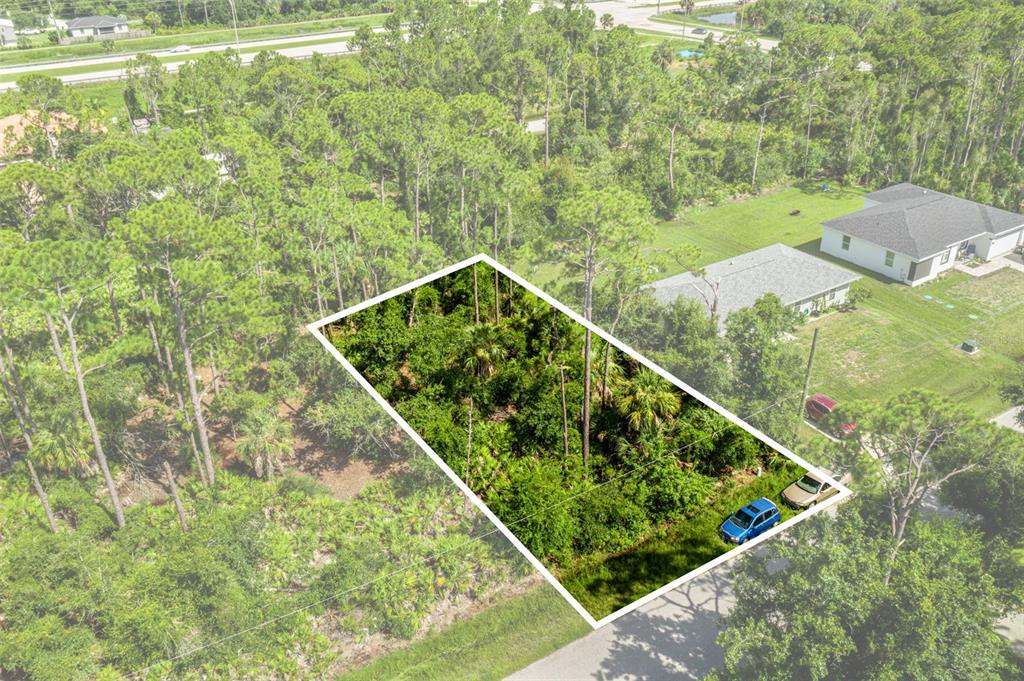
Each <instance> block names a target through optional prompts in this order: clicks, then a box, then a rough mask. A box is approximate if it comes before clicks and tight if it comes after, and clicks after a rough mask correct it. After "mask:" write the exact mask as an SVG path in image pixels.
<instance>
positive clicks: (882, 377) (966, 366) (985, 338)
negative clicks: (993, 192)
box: [799, 269, 1024, 419]
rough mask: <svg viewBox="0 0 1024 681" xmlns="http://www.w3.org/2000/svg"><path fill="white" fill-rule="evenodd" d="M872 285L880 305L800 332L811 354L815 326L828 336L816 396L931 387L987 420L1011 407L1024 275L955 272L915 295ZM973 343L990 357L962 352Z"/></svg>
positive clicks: (1021, 334) (823, 338)
mask: <svg viewBox="0 0 1024 681" xmlns="http://www.w3.org/2000/svg"><path fill="white" fill-rule="evenodd" d="M862 284H863V285H864V286H865V287H866V288H868V289H869V290H870V291H871V292H872V298H871V299H870V300H868V301H867V302H865V303H863V304H862V305H861V306H860V309H858V310H856V311H854V312H850V313H834V314H830V315H826V316H824V317H822V318H820V319H818V320H815V321H812V322H810V323H808V324H805V325H804V326H803V327H802V328H801V329H800V333H799V339H800V343H801V344H802V345H803V346H804V347H803V350H804V352H806V351H807V350H808V349H809V347H810V337H811V334H812V333H813V329H814V327H815V326H817V327H819V328H820V329H821V331H820V332H819V337H818V351H817V356H816V358H815V366H814V373H813V375H812V379H811V385H812V389H814V390H817V391H821V392H825V393H828V394H829V395H832V396H833V397H835V398H837V399H840V400H850V399H873V400H883V399H886V398H888V397H891V396H892V395H895V394H897V393H898V392H900V391H901V390H904V389H906V388H925V389H929V390H934V391H936V392H938V393H942V394H945V395H947V396H949V397H951V398H953V399H954V400H956V401H957V402H959V403H962V404H965V405H966V406H968V407H969V408H970V409H972V410H973V411H974V412H975V413H976V414H977V415H978V416H980V417H982V418H986V419H987V418H991V417H993V416H995V415H996V414H998V413H1000V412H1002V411H1004V410H1005V409H1007V408H1008V405H1006V404H1005V403H1004V402H1003V400H1002V399H1001V398H1000V396H999V389H1000V388H1001V387H1002V385H1003V384H1004V383H1005V381H1006V380H1007V377H1008V376H1010V374H1011V372H1012V371H1013V369H1014V367H1015V365H1016V364H1018V363H1019V362H1020V361H1022V360H1024V317H1022V312H1024V273H1021V272H1017V271H1014V270H1009V269H1004V270H1001V271H999V272H995V273H993V274H990V275H988V276H986V277H980V278H977V277H971V276H969V275H967V274H964V273H962V272H951V273H949V274H947V275H945V276H944V277H942V278H941V279H940V280H938V281H934V282H930V283H927V284H924V285H922V286H917V287H915V288H911V287H909V286H905V285H903V284H897V283H888V282H883V281H880V280H878V279H875V278H873V277H869V276H865V277H864V279H862ZM926 296H930V299H929V298H927V297H926ZM949 306H952V307H949ZM966 338H973V339H975V340H977V341H978V342H979V343H980V346H981V351H980V352H978V353H977V354H975V355H968V354H966V353H964V352H963V351H961V350H959V349H958V347H957V346H958V345H959V344H960V343H961V342H962V341H963V340H964V339H966Z"/></svg>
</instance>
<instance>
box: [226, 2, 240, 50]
mask: <svg viewBox="0 0 1024 681" xmlns="http://www.w3.org/2000/svg"><path fill="white" fill-rule="evenodd" d="M228 4H229V5H230V6H231V23H232V24H234V26H235V49H236V50H237V49H238V14H236V13H235V0H228Z"/></svg>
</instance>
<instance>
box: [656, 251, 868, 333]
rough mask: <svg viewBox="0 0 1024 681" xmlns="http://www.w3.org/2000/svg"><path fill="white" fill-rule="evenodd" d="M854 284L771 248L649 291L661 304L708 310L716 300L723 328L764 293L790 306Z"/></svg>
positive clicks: (799, 254)
mask: <svg viewBox="0 0 1024 681" xmlns="http://www.w3.org/2000/svg"><path fill="white" fill-rule="evenodd" d="M857 279H860V276H859V275H857V274H854V273H853V272H850V271H849V270H847V269H844V268H842V267H839V266H838V265H833V264H832V263H830V262H826V261H825V260H822V259H821V258H816V257H814V256H813V255H808V254H807V253H804V252H803V251H798V250H796V249H795V248H791V247H789V246H786V245H783V244H772V245H771V246H765V247H764V248H759V249H757V250H756V251H751V252H749V253H744V254H743V255H738V256H736V257H734V258H729V259H727V260H722V261H720V262H716V263H713V264H711V265H708V266H707V267H705V268H704V275H703V276H699V275H694V274H691V273H689V272H686V273H683V274H677V275H675V276H674V277H669V278H667V279H662V280H661V281H656V282H654V283H653V284H651V288H653V289H654V297H655V298H657V299H658V300H659V301H661V302H662V303H670V302H672V301H674V300H675V299H676V298H679V297H685V298H690V299H693V300H696V301H698V302H700V303H703V304H708V302H709V301H714V300H715V299H716V298H717V305H716V308H717V312H718V318H719V320H720V321H722V322H724V320H725V318H726V317H728V316H729V313H730V312H733V311H734V310H739V309H742V308H744V307H750V306H751V305H753V304H754V303H755V302H756V301H757V300H758V299H759V298H761V297H762V296H764V295H765V294H766V293H774V294H775V295H777V296H778V297H779V298H780V299H781V300H782V302H783V304H785V305H793V304H795V303H799V302H801V301H804V300H808V299H813V298H817V297H818V296H820V295H823V294H825V293H826V292H828V291H831V290H832V289H836V288H841V287H843V286H846V285H849V284H850V283H851V282H853V281H856V280H857ZM716 286H717V288H718V290H717V295H716V292H715V287H716Z"/></svg>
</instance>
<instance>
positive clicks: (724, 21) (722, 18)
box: [701, 12, 736, 26]
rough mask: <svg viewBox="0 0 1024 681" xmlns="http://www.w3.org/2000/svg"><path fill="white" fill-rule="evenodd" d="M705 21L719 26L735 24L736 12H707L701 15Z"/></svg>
mask: <svg viewBox="0 0 1024 681" xmlns="http://www.w3.org/2000/svg"><path fill="white" fill-rule="evenodd" d="M701 19H703V20H704V21H706V22H708V23H711V24H718V25H719V26H735V25H736V12H719V13H718V14H705V15H704V16H702V17H701Z"/></svg>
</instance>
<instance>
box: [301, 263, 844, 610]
mask: <svg viewBox="0 0 1024 681" xmlns="http://www.w3.org/2000/svg"><path fill="white" fill-rule="evenodd" d="M477 263H484V264H486V265H489V266H490V267H493V268H494V269H495V270H497V271H498V272H500V273H501V274H503V275H504V276H506V277H508V278H509V279H511V280H512V281H514V282H515V283H516V284H518V285H519V286H521V287H523V288H524V289H526V290H527V291H529V292H530V293H532V294H533V295H535V296H537V297H538V298H540V299H541V300H543V301H544V302H546V303H548V304H549V305H551V306H552V307H554V308H555V309H557V310H558V311H559V312H561V313H562V314H564V315H566V316H567V317H569V318H570V319H572V320H573V321H574V322H576V323H577V324H580V325H582V326H583V327H584V328H587V329H590V331H591V332H593V333H594V334H596V335H597V336H598V337H599V338H601V339H603V340H604V341H605V342H607V343H609V344H610V345H612V346H614V347H616V348H618V349H619V350H620V351H621V352H623V353H625V354H627V355H629V356H630V357H632V358H633V359H634V360H636V361H637V362H639V363H640V364H642V365H643V366H645V367H647V368H648V369H650V370H651V371H653V372H655V373H656V374H658V375H659V376H661V377H662V378H664V379H665V380H667V381H669V382H670V383H672V384H673V385H675V386H676V387H677V388H679V389H680V390H682V391H684V392H686V393H687V394H688V395H691V396H692V397H694V398H695V399H697V400H698V401H699V402H701V403H702V404H704V405H705V406H707V407H709V408H711V409H713V410H714V411H716V412H718V413H719V414H721V415H722V416H724V417H726V418H727V419H728V420H729V421H731V422H732V423H733V424H735V425H737V426H739V427H740V428H742V429H743V430H745V431H747V432H748V433H750V434H751V435H753V436H754V437H756V438H757V439H758V440H761V441H762V442H764V443H765V444H767V445H769V446H770V447H772V448H773V449H774V450H775V451H777V452H779V453H780V454H782V455H783V456H785V457H786V458H788V459H790V460H792V461H794V462H796V463H798V464H800V465H801V466H803V467H804V468H805V469H807V470H809V471H811V472H813V473H814V474H815V475H817V476H819V477H820V478H821V479H823V480H828V481H829V482H830V484H831V485H832V486H833V487H835V488H836V489H838V490H839V494H836V495H835V496H833V497H832V498H831V499H829V500H828V501H826V502H824V503H821V504H818V505H817V506H815V507H813V508H810V509H807V510H805V511H802V512H800V513H799V514H798V515H796V516H795V517H793V518H790V519H789V520H787V521H786V522H784V523H781V524H780V525H777V526H776V527H774V528H772V529H771V530H769V531H767V532H765V533H764V534H762V535H760V536H758V537H757V538H756V539H753V540H751V541H749V542H747V543H746V544H743V545H742V546H737V547H736V548H734V549H732V550H730V551H727V552H726V553H724V554H722V555H721V556H718V557H717V558H715V559H713V560H710V561H708V562H707V563H704V564H703V565H701V566H700V567H698V568H696V569H694V570H691V571H690V572H688V573H686V574H685V575H683V576H682V577H679V578H678V579H675V580H673V581H671V582H669V583H668V584H666V585H664V586H662V587H661V588H659V589H656V590H654V591H652V592H651V593H649V594H647V595H646V596H643V597H641V598H639V599H637V600H635V601H633V602H632V603H630V604H629V605H627V606H625V607H623V608H620V609H618V610H616V611H615V612H613V613H611V614H610V615H606V616H605V617H602V618H601V619H599V620H598V619H594V617H593V616H592V615H591V614H590V613H589V612H587V610H586V608H584V607H583V606H582V605H581V604H580V602H579V601H577V600H576V598H575V597H574V596H573V595H572V594H570V593H569V591H568V590H566V588H565V587H564V586H562V584H561V583H560V582H559V581H558V580H557V579H556V578H555V576H554V575H552V574H551V572H550V571H549V570H548V569H547V568H546V567H545V566H544V564H543V563H541V561H540V560H539V559H538V558H537V557H536V556H535V555H533V553H532V552H531V551H530V550H529V549H528V548H526V546H524V545H523V543H522V542H521V541H519V539H517V538H516V536H515V535H514V534H513V533H512V532H511V531H510V530H509V529H508V527H507V526H506V525H505V523H503V522H502V521H501V520H500V519H499V518H498V516H496V515H495V514H494V512H493V511H491V509H489V508H488V507H487V505H486V504H485V503H484V502H483V500H481V499H480V497H478V496H477V495H476V494H475V493H474V492H473V490H472V489H470V488H469V487H468V486H467V485H466V483H465V482H463V481H462V479H461V478H460V477H459V476H458V475H456V474H455V471H453V470H452V469H451V468H450V467H449V466H448V464H446V463H445V462H444V460H443V459H442V458H441V457H440V456H438V455H437V452H435V451H434V450H433V448H431V446H430V445H428V444H427V443H426V442H425V441H424V440H423V438H422V437H420V435H419V433H417V432H416V431H415V430H414V429H413V428H412V426H410V425H409V424H408V422H406V420H405V419H404V418H402V415H401V414H399V413H398V411H397V410H396V409H395V408H394V407H393V406H392V405H391V404H390V403H388V401H387V400H385V399H384V398H383V397H382V396H381V395H380V393H378V392H377V390H376V389H375V388H374V387H373V386H372V385H370V382H369V381H367V380H366V378H364V377H363V375H362V374H360V373H359V371H358V370H357V369H356V368H355V367H354V366H352V364H351V363H350V362H349V361H348V360H347V359H345V357H344V356H342V354H341V352H339V351H338V349H337V348H336V347H334V345H333V344H331V342H330V341H329V340H328V339H327V337H326V336H325V335H324V334H323V332H322V331H321V330H320V329H321V328H323V327H324V326H326V325H327V324H330V323H332V322H336V321H338V320H340V319H344V318H345V317H348V316H350V315H353V314H355V313H356V312H360V311H362V310H365V309H367V308H369V307H372V306H374V305H376V304H378V303H381V302H383V301H385V300H388V299H390V298H394V297H395V296H399V295H401V294H403V293H407V292H409V291H411V290H412V289H414V288H418V287H420V286H422V285H424V284H429V283H430V282H432V281H436V280H437V279H440V278H442V277H446V276H448V275H449V274H453V273H455V272H458V271H459V270H462V269H465V268H466V267H469V266H471V265H475V264H477ZM306 328H307V329H308V330H309V332H310V333H311V334H312V335H313V336H314V337H315V338H316V339H317V340H318V341H320V343H321V344H322V345H323V346H324V347H325V348H326V349H327V351H328V352H329V353H330V354H331V355H332V356H333V357H334V358H335V359H336V360H338V362H340V363H341V365H342V366H343V367H345V369H346V370H347V371H348V372H349V373H350V374H351V375H352V377H353V378H354V379H355V380H356V382H357V383H359V385H360V386H362V387H363V388H364V389H365V390H366V391H367V392H368V393H369V394H370V396H371V397H372V398H373V399H374V400H375V401H376V402H377V403H378V404H379V405H380V406H381V407H383V408H384V411H386V412H387V413H388V414H389V415H390V416H391V418H393V419H394V420H395V422H396V423H398V425H399V426H400V427H401V428H402V430H404V431H405V432H406V434H407V435H409V437H411V438H412V440H413V442H415V443H416V444H417V445H419V447H420V449H422V450H423V451H424V452H426V454H427V456H429V457H430V458H431V460H433V462H434V463H435V464H437V465H438V466H439V467H440V468H441V470H442V471H444V473H445V474H446V475H447V476H448V477H449V478H450V479H451V481H452V482H454V483H455V485H456V486H457V487H458V488H459V489H460V490H461V491H462V493H463V494H465V495H466V496H467V497H468V498H469V500H470V501H471V502H472V503H473V505H474V506H476V507H477V509H478V510H479V511H480V512H481V513H483V514H484V516H486V517H487V519H488V520H490V521H491V522H492V523H493V524H494V526H495V527H496V528H497V529H498V530H499V531H500V532H501V533H502V534H503V535H505V538H506V539H508V540H509V541H510V542H511V543H512V545H513V546H515V547H516V548H517V549H518V550H519V552H520V553H522V554H523V556H524V557H525V558H526V559H527V560H528V561H529V562H530V564H531V565H533V566H534V567H535V568H537V570H538V571H539V572H540V573H541V574H542V575H544V578H545V579H546V580H547V581H548V582H549V583H550V584H551V586H553V587H554V588H555V590H557V591H558V593H560V594H561V595H562V597H563V598H565V600H566V601H568V602H569V605H571V606H572V607H573V608H574V609H575V610H576V612H578V613H579V614H580V616H581V617H583V619H585V620H586V621H587V622H588V623H589V624H590V626H591V627H593V628H594V629H597V628H599V627H602V626H604V625H605V624H609V623H610V622H612V621H614V620H616V619H618V618H619V617H622V616H623V615H626V614H628V613H630V612H632V611H633V610H636V609H637V608H639V607H640V606H642V605H644V604H646V603H649V602H651V601H653V600H655V599H657V598H658V597H660V596H662V595H663V594H665V593H667V592H669V591H671V590H672V589H675V588H676V587H678V586H680V585H681V584H684V583H685V582H688V581H690V580H691V579H693V578H694V577H697V576H699V575H702V574H704V573H705V572H707V571H708V570H711V569H712V568H714V567H716V566H718V565H721V564H722V563H724V562H725V561H727V560H731V559H733V558H735V557H736V556H738V555H739V554H741V553H743V552H745V551H748V550H750V549H752V548H753V547H755V546H757V545H758V544H760V543H761V542H763V541H765V540H767V539H769V538H771V537H774V536H775V535H777V534H779V533H780V532H783V531H785V530H786V529H787V528H789V527H792V526H793V525H795V524H796V523H798V522H800V521H801V520H806V519H807V518H809V517H811V516H812V515H814V514H815V513H819V512H820V511H823V510H825V509H826V508H828V507H830V506H833V505H834V504H836V503H838V502H840V501H841V500H843V499H845V498H847V497H848V496H850V495H851V494H852V492H851V491H850V489H849V488H847V487H846V486H845V485H843V484H841V483H839V482H838V481H836V480H833V479H831V476H828V475H826V474H825V473H824V471H822V470H821V469H820V468H818V467H817V466H813V465H812V464H810V463H809V462H807V461H805V460H804V459H803V458H801V457H799V456H797V455H796V454H794V453H793V452H791V451H790V450H789V449H787V448H786V447H783V446H782V445H780V444H779V443H778V442H776V441H775V440H773V439H772V438H770V437H768V436H767V435H765V434H764V433H762V432H761V431H759V430H757V429H756V428H754V427H753V426H751V425H749V424H747V423H745V422H744V421H741V420H740V419H739V418H738V417H737V416H736V415H734V414H733V413H732V412H730V411H729V410H727V409H725V408H724V407H722V406H721V405H719V404H717V403H716V402H714V401H713V400H711V399H710V398H708V397H706V396H704V395H703V394H701V393H700V392H698V391H696V390H694V389H693V388H691V387H690V386H689V385H687V384H686V383H684V382H683V381H681V380H680V379H679V378H677V377H676V376H674V375H672V374H671V373H669V372H668V371H666V370H665V369H662V368H661V367H660V366H658V365H657V364H655V363H653V362H651V361H650V360H649V359H647V358H646V357H644V356H643V355H641V354H640V353H638V352H637V351H636V350H634V349H632V348H631V347H629V346H628V345H626V344H625V343H622V342H621V341H619V340H617V339H615V338H613V337H612V336H610V335H609V334H608V333H606V332H605V331H603V330H602V329H600V328H599V327H597V326H596V325H595V324H593V323H592V322H588V321H587V320H585V319H584V318H583V317H582V316H580V315H579V314H577V313H576V312H575V311H573V310H571V309H569V308H568V307H566V306H565V305H563V304H562V303H560V302H559V301H558V300H556V299H554V298H552V297H551V296H549V295H548V294H546V293H544V292H543V291H541V290H540V289H539V288H537V287H536V286H534V285H533V284H531V283H529V282H528V281H526V280H525V279H523V278H522V277H520V276H519V275H517V274H516V273H515V272H513V271H512V270H510V269H508V268H506V267H505V266H504V265H502V264H500V263H498V262H496V261H495V260H494V259H492V258H491V257H489V256H487V255H485V254H483V253H481V254H479V255H475V256H473V257H471V258H467V259H465V260H463V261H461V262H457V263H455V264H454V265H451V266H449V267H446V268H444V269H442V270H438V271H437V272H434V273H433V274H428V275H427V276H425V277H421V278H419V279H417V280H415V281H411V282H409V283H408V284H405V285H404V286H399V287H398V288H395V289H392V290H391V291H387V292H385V293H382V294H380V295H379V296H375V297H373V298H370V299H369V300H364V301H363V302H361V303H359V304H358V305H353V306H351V307H348V308H346V309H344V310H342V311H341V312H337V313H335V314H332V315H329V316H327V317H324V318H323V319H320V320H317V321H315V322H313V323H311V324H308V325H307V326H306Z"/></svg>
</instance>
